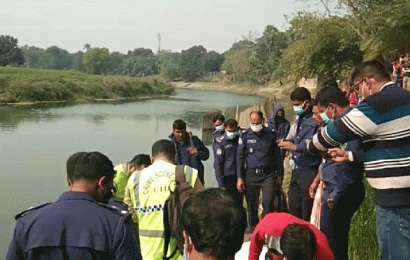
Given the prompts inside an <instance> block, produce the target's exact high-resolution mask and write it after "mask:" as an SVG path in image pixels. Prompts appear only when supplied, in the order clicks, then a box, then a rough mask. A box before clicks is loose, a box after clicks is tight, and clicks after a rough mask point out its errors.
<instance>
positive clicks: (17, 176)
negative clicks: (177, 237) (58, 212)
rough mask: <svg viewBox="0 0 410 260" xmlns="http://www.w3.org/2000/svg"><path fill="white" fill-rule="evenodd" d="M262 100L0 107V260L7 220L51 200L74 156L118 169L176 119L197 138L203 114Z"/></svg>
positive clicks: (180, 95)
mask: <svg viewBox="0 0 410 260" xmlns="http://www.w3.org/2000/svg"><path fill="white" fill-rule="evenodd" d="M262 101H263V99H262V98H260V97H255V96H244V95H237V94H231V93H223V92H212V91H200V90H188V89H179V90H177V91H176V93H175V95H173V96H171V97H169V98H161V99H152V100H145V101H138V102H130V103H99V104H79V105H71V106H50V105H49V106H42V107H34V108H33V107H31V108H27V107H26V108H11V107H0V149H1V156H0V166H1V169H0V176H1V180H2V181H1V182H0V190H1V200H0V203H1V207H0V208H1V215H0V221H1V227H0V229H1V231H0V234H1V240H0V259H4V258H5V255H6V252H7V249H8V246H9V243H10V240H11V238H12V233H13V229H14V224H15V221H14V219H13V217H14V215H15V214H16V213H18V212H19V211H21V210H24V209H26V208H28V207H30V206H36V205H39V204H42V203H46V202H53V201H55V200H56V199H57V198H58V196H59V195H60V194H61V193H62V192H64V191H67V190H68V187H67V184H66V182H65V176H66V172H65V163H66V161H67V159H68V157H69V156H70V155H72V154H73V153H75V152H78V151H100V152H102V153H104V154H106V155H107V156H108V157H109V158H110V159H111V160H112V161H113V163H114V165H117V164H120V163H124V162H126V161H128V160H130V159H131V158H132V157H134V155H136V154H138V153H146V154H149V153H150V150H151V146H152V144H153V143H154V142H155V141H157V140H159V139H167V137H168V135H169V134H170V133H171V132H172V122H173V121H174V120H175V119H178V118H181V119H183V120H185V121H186V122H187V125H188V126H187V128H188V130H190V131H192V132H193V134H194V135H198V136H199V137H200V138H201V137H202V120H203V117H204V115H205V114H208V113H210V112H214V111H216V110H225V109H228V108H233V107H236V106H237V105H239V106H242V107H248V106H253V105H255V104H257V103H259V102H262ZM208 148H209V149H210V151H211V147H210V146H209V145H208ZM211 154H212V152H211ZM212 163H213V156H212V155H211V156H210V158H209V159H208V160H207V161H206V162H204V165H205V175H206V179H205V183H206V186H207V187H212V186H216V185H217V184H216V181H215V175H214V172H213V167H212Z"/></svg>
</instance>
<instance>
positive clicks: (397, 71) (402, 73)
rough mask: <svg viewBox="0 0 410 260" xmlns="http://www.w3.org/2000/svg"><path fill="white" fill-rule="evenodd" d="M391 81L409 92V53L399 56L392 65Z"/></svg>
mask: <svg viewBox="0 0 410 260" xmlns="http://www.w3.org/2000/svg"><path fill="white" fill-rule="evenodd" d="M392 67H393V68H392V69H393V73H392V79H393V80H394V82H395V83H396V84H397V85H398V86H399V87H402V88H405V89H407V90H409V91H410V53H407V54H406V56H404V54H401V55H400V58H399V59H397V60H395V61H394V62H393V63H392Z"/></svg>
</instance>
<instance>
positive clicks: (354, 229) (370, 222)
mask: <svg viewBox="0 0 410 260" xmlns="http://www.w3.org/2000/svg"><path fill="white" fill-rule="evenodd" d="M363 182H364V184H365V188H366V197H365V199H364V201H363V203H362V205H361V206H360V208H359V209H358V210H357V211H356V213H355V215H354V216H353V219H352V222H351V225H350V232H349V259H353V260H356V259H357V260H359V259H360V260H362V259H366V260H373V259H374V260H376V259H380V256H379V244H378V242H377V235H376V207H375V194H374V190H373V189H372V188H371V187H370V185H369V183H368V182H367V180H364V181H363Z"/></svg>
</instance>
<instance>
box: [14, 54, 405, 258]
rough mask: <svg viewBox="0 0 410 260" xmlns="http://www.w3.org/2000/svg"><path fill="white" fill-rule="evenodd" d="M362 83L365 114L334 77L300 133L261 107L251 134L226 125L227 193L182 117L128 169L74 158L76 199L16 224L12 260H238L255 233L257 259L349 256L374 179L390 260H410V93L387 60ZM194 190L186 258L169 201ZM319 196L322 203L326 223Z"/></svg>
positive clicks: (71, 195) (100, 158)
mask: <svg viewBox="0 0 410 260" xmlns="http://www.w3.org/2000/svg"><path fill="white" fill-rule="evenodd" d="M351 86H352V92H354V93H357V94H358V96H359V100H360V102H359V104H357V106H355V105H354V106H352V104H351V102H350V101H349V99H348V98H347V97H346V92H343V91H342V90H340V89H339V87H338V85H337V83H336V82H335V81H327V82H325V84H324V85H323V86H322V87H321V89H320V90H319V91H318V93H317V94H316V96H315V98H314V99H312V97H311V93H310V92H309V91H308V90H307V89H306V88H303V87H298V88H296V89H295V90H294V91H293V92H292V93H291V95H290V102H291V103H292V105H293V108H294V111H295V113H296V115H297V120H296V123H295V124H293V125H291V124H290V123H289V121H288V120H286V118H285V111H284V108H283V106H280V105H278V106H277V107H276V108H275V110H274V111H273V116H272V117H271V118H269V119H266V118H265V116H264V115H263V113H262V112H261V111H252V112H251V113H250V115H249V119H250V126H249V128H241V127H240V126H239V125H238V122H237V121H236V120H235V119H227V120H225V117H224V116H223V115H218V116H216V117H215V118H214V120H213V122H214V126H215V129H216V130H215V132H214V135H213V147H212V152H213V154H214V172H215V177H216V180H217V183H218V186H219V188H208V189H205V188H204V187H205V182H204V181H205V178H204V176H205V173H206V172H210V171H205V170H204V166H203V163H202V161H204V160H207V159H208V158H209V150H208V148H207V147H206V146H205V145H204V143H203V142H202V141H201V140H200V138H198V137H197V136H194V135H192V133H191V132H189V131H187V128H186V123H185V122H184V121H183V120H180V119H178V120H175V121H174V123H173V125H172V128H173V132H172V134H171V135H170V136H169V139H162V140H158V141H157V142H155V143H154V144H153V146H152V151H151V152H152V153H151V155H147V154H138V155H136V156H135V157H134V158H133V159H132V160H130V161H129V162H127V163H124V164H120V165H118V166H116V167H114V166H113V164H112V162H111V161H110V160H109V159H108V158H107V157H106V156H105V155H103V154H101V153H99V152H78V153H75V154H74V155H72V156H71V157H70V158H69V159H68V161H67V184H68V186H69V191H68V192H65V193H63V194H62V195H61V196H60V198H59V199H58V200H57V201H56V202H54V203H51V204H44V205H41V206H37V207H35V208H30V209H28V210H26V211H24V212H22V213H19V214H18V215H17V216H16V220H17V223H16V228H15V232H14V236H13V239H12V242H11V244H10V247H9V250H8V254H7V259H63V258H64V259H181V257H184V259H235V255H236V254H237V252H238V251H239V250H240V249H241V247H242V244H243V241H244V234H245V233H249V234H251V244H250V248H249V254H248V255H247V256H246V258H249V259H259V257H260V254H261V251H262V248H263V247H264V246H266V247H267V248H268V252H267V254H266V259H286V260H296V259H308V260H310V259H312V260H313V259H316V260H321V259H325V260H329V259H337V260H340V259H348V234H349V229H350V222H351V219H352V217H353V214H354V213H355V212H356V210H357V209H358V208H359V206H360V205H361V203H362V201H363V199H364V194H365V190H364V186H363V182H362V179H363V173H364V172H366V177H367V180H368V182H369V184H370V185H371V186H372V187H373V188H374V190H375V192H376V204H377V234H378V241H379V246H380V253H381V259H410V235H409V234H410V200H409V199H408V198H409V194H410V127H409V125H408V120H409V119H410V93H409V92H407V91H406V90H405V89H403V88H401V87H400V86H398V84H397V82H395V81H392V78H391V75H390V73H388V71H387V70H386V69H385V67H384V66H383V65H382V64H381V63H379V62H377V61H369V62H365V63H363V64H361V65H360V66H358V67H357V68H356V69H355V70H354V72H353V74H352V80H351ZM286 156H289V158H290V161H291V168H292V176H291V180H290V186H289V192H288V194H287V195H288V204H287V205H286V206H287V207H280V206H278V196H281V194H282V193H283V192H282V190H281V187H282V181H283V178H284V168H285V167H284V159H285V157H286ZM176 165H180V166H176ZM180 174H182V179H181V176H180ZM182 183H184V184H186V188H185V190H190V191H191V193H189V194H190V195H189V196H186V197H185V199H184V201H183V203H182V202H181V203H182V208H180V207H178V206H177V207H176V210H177V214H178V216H179V220H180V225H181V229H182V231H183V232H182V231H181V232H182V233H181V237H183V248H182V249H181V247H180V246H179V245H178V241H177V240H176V239H171V240H170V241H167V239H166V233H167V230H166V229H167V228H166V222H167V221H168V219H167V215H168V214H169V213H167V211H168V208H167V206H166V205H167V204H166V203H167V200H168V199H169V197H170V194H179V195H181V194H182V192H184V191H181V188H180V187H182V186H180V185H181V184H182ZM177 187H179V188H177ZM319 187H320V188H323V189H324V190H323V198H322V199H323V206H322V208H321V210H320V212H321V219H320V223H319V224H316V225H314V224H311V223H309V221H310V219H311V216H312V207H313V201H314V200H313V199H314V198H315V195H316V192H317V190H318V189H320V188H319ZM281 192H282V193H281ZM260 195H262V197H260ZM182 197H183V196H182V195H181V198H182ZM244 198H245V200H246V207H247V210H246V211H245V209H244V207H243V205H244ZM260 201H261V205H262V210H261V213H260V212H259V208H260V206H259V204H260ZM286 209H288V212H287V213H285V212H282V213H279V212H281V211H285V210H286ZM165 213H166V214H165ZM313 214H316V212H314V213H313ZM164 216H165V217H164Z"/></svg>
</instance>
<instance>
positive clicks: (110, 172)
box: [67, 152, 115, 182]
mask: <svg viewBox="0 0 410 260" xmlns="http://www.w3.org/2000/svg"><path fill="white" fill-rule="evenodd" d="M67 175H68V178H69V179H70V181H72V182H75V181H77V180H85V181H96V180H98V179H99V178H101V177H104V176H105V177H109V178H114V175H115V170H114V165H113V164H112V162H111V160H110V159H108V157H107V156H105V155H104V154H102V153H100V152H90V153H86V152H79V153H75V154H73V155H71V156H70V158H68V160H67Z"/></svg>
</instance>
